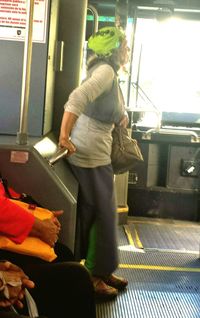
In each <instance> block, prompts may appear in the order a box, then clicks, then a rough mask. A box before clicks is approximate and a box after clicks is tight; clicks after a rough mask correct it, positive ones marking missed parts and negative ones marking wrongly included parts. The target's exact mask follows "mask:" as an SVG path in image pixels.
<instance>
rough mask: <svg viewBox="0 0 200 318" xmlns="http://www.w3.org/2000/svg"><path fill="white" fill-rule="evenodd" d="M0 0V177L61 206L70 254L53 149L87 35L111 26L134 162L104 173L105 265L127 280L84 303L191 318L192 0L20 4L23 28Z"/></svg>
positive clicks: (196, 96)
mask: <svg viewBox="0 0 200 318" xmlns="http://www.w3.org/2000/svg"><path fill="white" fill-rule="evenodd" d="M3 2H4V1H2V0H0V8H1V14H0V21H1V23H0V51H1V59H0V70H1V72H0V77H1V87H0V97H1V98H0V112H1V116H0V167H1V168H0V173H1V175H2V176H3V177H4V178H6V179H7V180H8V182H9V184H10V185H11V186H12V187H13V188H14V189H16V191H18V192H20V193H27V194H28V195H30V196H31V197H33V198H34V200H36V201H37V202H39V204H40V205H41V206H44V207H46V208H48V209H51V210H55V209H57V210H58V209H63V210H64V214H63V215H62V216H61V219H60V221H61V225H62V230H61V235H60V238H59V240H60V241H61V242H62V243H63V244H66V245H67V246H68V247H69V248H70V249H71V250H72V251H73V252H74V253H75V254H76V250H75V246H76V229H77V224H76V221H77V219H76V207H77V194H78V184H77V181H76V180H75V178H74V177H73V175H72V173H71V171H70V170H69V169H68V167H67V165H66V161H65V160H64V158H63V154H62V153H61V154H60V153H58V150H59V149H58V134H59V127H60V123H61V118H62V114H63V105H64V104H65V102H66V100H67V98H68V96H69V94H70V92H71V91H72V90H73V88H75V87H76V86H77V85H78V84H79V83H80V82H81V80H82V79H84V76H85V65H86V59H87V54H88V49H87V40H88V38H89V36H90V35H91V34H93V32H95V31H97V30H98V29H99V28H101V27H103V26H114V25H120V26H121V27H122V28H123V29H124V30H125V33H126V37H127V41H128V45H129V47H130V61H129V63H128V64H127V66H126V70H125V72H121V73H120V74H119V79H120V86H121V89H122V92H123V95H124V99H125V103H126V110H127V112H128V115H129V130H130V134H131V136H132V138H134V139H136V140H137V142H138V144H139V146H140V148H141V151H142V154H143V157H144V162H143V163H141V164H138V166H137V167H136V168H134V169H132V170H130V171H129V172H127V173H123V174H120V175H116V176H115V192H116V198H117V211H116V213H117V216H118V249H119V257H120V265H119V269H118V270H117V271H118V273H119V274H120V275H122V276H125V277H126V278H127V279H128V281H129V285H128V288H127V290H126V291H124V292H122V293H121V294H120V295H119V297H118V298H117V300H114V301H110V302H106V303H97V304H96V314H97V318H106V317H109V318H132V317H133V318H157V317H159V318H161V317H163V318H168V317H171V318H179V317H181V318H199V317H200V227H199V222H200V194H199V190H200V108H199V104H200V86H199V73H200V59H199V56H200V42H199V38H198V37H199V34H200V2H199V0H190V1H188V0H88V1H87V0H45V1H35V2H34V1H33V0H27V2H28V3H30V10H29V16H28V13H27V20H29V24H28V23H27V22H26V21H25V20H23V19H22V12H21V11H22V10H20V11H19V12H18V13H15V14H12V13H10V14H9V13H8V12H6V11H4V10H3ZM11 2H12V1H11ZM11 2H10V3H11ZM8 5H9V4H8ZM33 8H34V18H33V16H31V10H33ZM32 13H33V12H32ZM25 22H26V23H25ZM40 180H42V182H41V181H40ZM63 317H64V316H63Z"/></svg>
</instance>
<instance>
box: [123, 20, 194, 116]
mask: <svg viewBox="0 0 200 318" xmlns="http://www.w3.org/2000/svg"><path fill="white" fill-rule="evenodd" d="M199 34H200V21H196V20H195V21H192V20H183V19H175V18H170V19H167V20H164V21H162V22H161V21H158V20H156V19H143V18H138V19H137V27H136V34H135V45H134V55H133V66H132V87H131V96H130V102H129V107H130V108H133V109H134V108H141V109H142V108H143V109H144V108H146V109H149V110H153V109H155V108H156V109H158V110H160V111H161V112H163V111H165V112H166V111H167V112H186V113H187V112H188V113H200V108H199V105H200V81H199V76H200V75H199V74H200V58H199V57H200V41H199ZM154 115H155V114H154Z"/></svg>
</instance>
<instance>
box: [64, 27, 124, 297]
mask: <svg viewBox="0 0 200 318" xmlns="http://www.w3.org/2000/svg"><path fill="white" fill-rule="evenodd" d="M88 47H89V49H91V50H92V52H93V55H92V56H91V57H90V58H89V60H88V64H87V78H86V79H85V80H84V81H83V83H82V84H81V85H80V86H79V87H77V88H76V89H75V90H74V91H73V92H72V93H71V94H70V96H69V99H68V101H67V102H66V104H65V106H64V114H63V119H62V124H61V130H60V137H59V145H60V147H66V148H67V149H68V151H69V152H68V162H69V164H70V167H71V169H72V171H73V174H74V176H75V177H76V179H77V180H78V183H79V194H78V204H77V206H78V207H77V209H78V217H79V220H80V237H79V245H80V257H81V258H85V259H86V261H85V266H86V267H87V268H88V269H89V270H90V272H91V275H92V281H93V285H94V289H95V292H96V295H97V296H100V297H103V298H107V299H110V298H113V297H115V296H117V294H118V290H120V289H123V288H125V287H126V286H127V284H128V282H127V280H125V279H124V278H122V277H117V276H115V275H114V274H113V272H114V271H115V270H116V269H117V267H118V251H117V238H116V228H117V227H116V202H115V194H114V183H113V180H114V175H113V169H112V165H111V149H112V130H113V128H114V125H124V126H126V125H127V123H128V117H127V115H126V112H125V108H124V99H123V96H122V93H121V90H120V87H119V84H118V74H117V72H118V70H119V69H120V67H122V66H124V65H125V64H126V63H127V62H128V51H129V49H128V47H127V41H126V38H125V34H124V32H123V31H122V30H121V29H119V28H117V27H105V28H102V29H100V30H99V31H98V32H97V33H95V34H94V35H93V36H91V37H90V39H89V41H88Z"/></svg>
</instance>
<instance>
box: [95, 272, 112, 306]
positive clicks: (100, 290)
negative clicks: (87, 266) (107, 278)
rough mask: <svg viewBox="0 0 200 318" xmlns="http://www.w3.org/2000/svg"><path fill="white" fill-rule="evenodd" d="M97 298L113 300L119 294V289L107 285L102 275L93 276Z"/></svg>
mask: <svg viewBox="0 0 200 318" xmlns="http://www.w3.org/2000/svg"><path fill="white" fill-rule="evenodd" d="M92 282H93V286H94V291H95V296H96V299H100V300H101V299H102V300H111V299H113V298H115V297H116V296H117V295H118V290H117V289H116V288H113V287H111V286H109V285H107V284H106V283H105V282H104V281H103V280H102V279H101V278H100V277H95V276H93V277H92Z"/></svg>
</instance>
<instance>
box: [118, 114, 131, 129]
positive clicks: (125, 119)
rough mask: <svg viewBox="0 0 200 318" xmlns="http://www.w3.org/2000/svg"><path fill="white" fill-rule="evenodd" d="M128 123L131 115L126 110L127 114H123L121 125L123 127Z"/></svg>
mask: <svg viewBox="0 0 200 318" xmlns="http://www.w3.org/2000/svg"><path fill="white" fill-rule="evenodd" d="M128 123H129V117H128V114H127V113H126V112H125V114H124V115H123V117H122V119H121V121H120V123H119V125H120V126H121V127H124V128H126V127H127V126H128Z"/></svg>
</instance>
